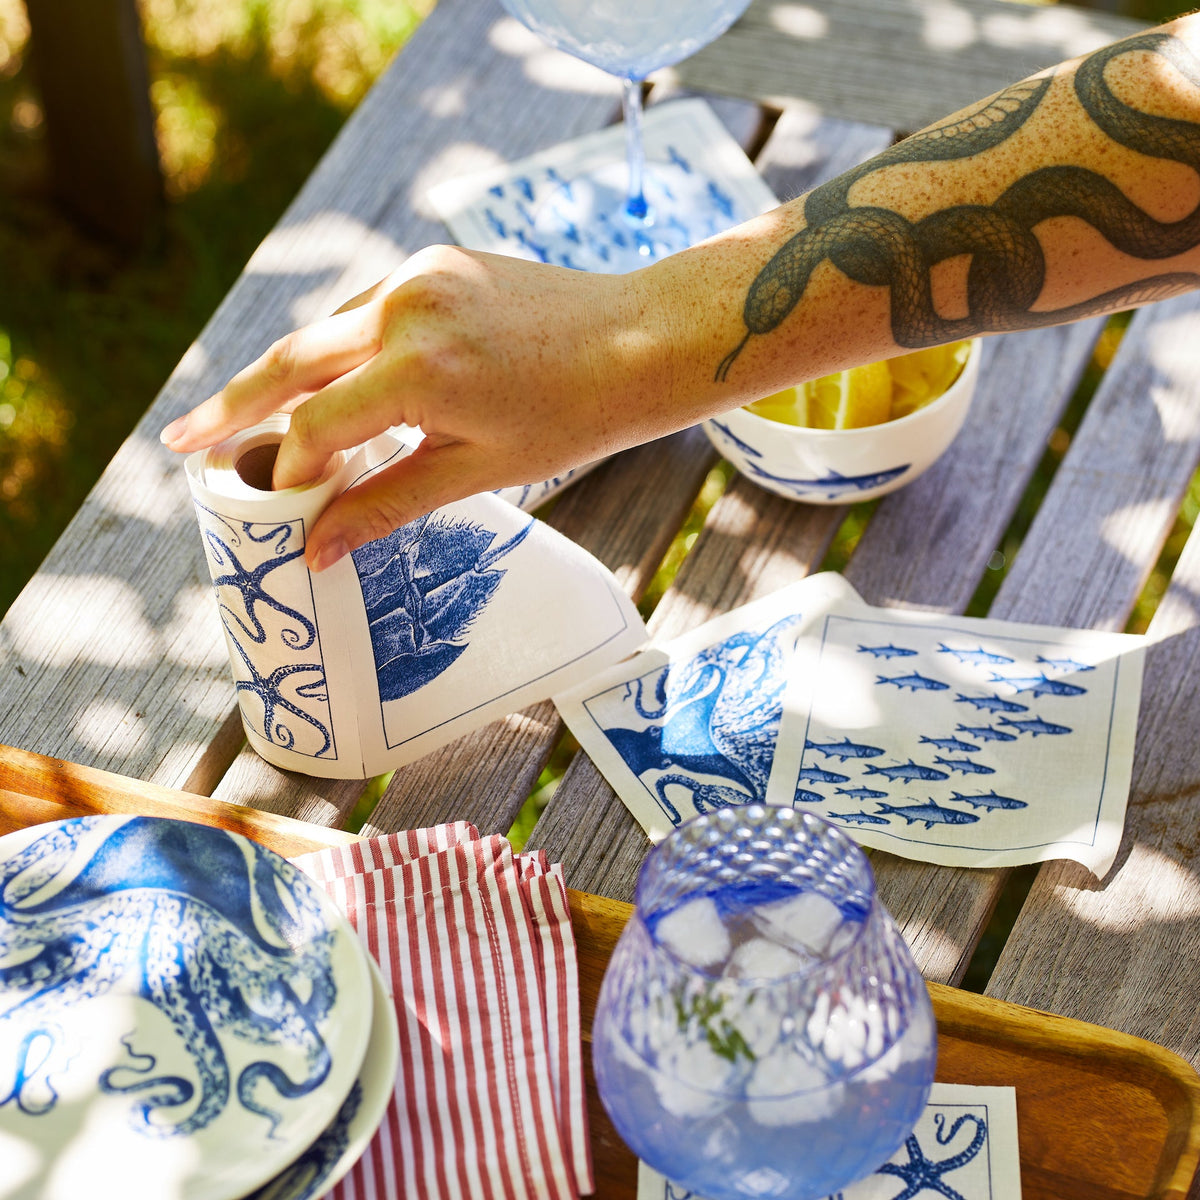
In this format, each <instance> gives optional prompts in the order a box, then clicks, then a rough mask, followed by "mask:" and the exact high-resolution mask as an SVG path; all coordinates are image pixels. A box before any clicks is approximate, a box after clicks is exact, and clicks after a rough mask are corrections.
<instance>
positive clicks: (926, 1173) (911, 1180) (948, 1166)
mask: <svg viewBox="0 0 1200 1200" xmlns="http://www.w3.org/2000/svg"><path fill="white" fill-rule="evenodd" d="M933 1119H934V1121H935V1122H936V1124H937V1133H936V1135H935V1136H936V1138H937V1141H938V1144H939V1145H941V1146H944V1145H945V1144H946V1143H947V1142H948V1141H950V1139H951V1138H952V1137H953V1136H954V1135H955V1134H956V1133H957V1132H958V1129H959V1127H960V1126H961V1125H962V1124H963V1122H964V1121H974V1122H975V1136H974V1137H973V1138H972V1139H971V1144H970V1145H969V1146H967V1148H966V1149H965V1150H960V1151H959V1152H958V1153H957V1154H952V1155H951V1156H950V1157H949V1158H943V1159H939V1160H937V1161H936V1162H935V1161H934V1160H932V1159H928V1158H926V1157H925V1152H924V1151H923V1150H922V1149H921V1144H920V1142H918V1141H917V1138H916V1135H915V1134H910V1135H909V1137H908V1139H907V1140H906V1141H905V1143H904V1148H905V1150H907V1151H908V1162H906V1163H903V1164H900V1163H890V1162H887V1163H884V1164H883V1166H882V1167H880V1168H879V1169H878V1170H877V1171H876V1172H875V1174H876V1175H898V1176H899V1177H900V1178H901V1179H902V1180H904V1184H905V1188H904V1191H902V1192H900V1193H899V1194H898V1195H896V1196H893V1197H892V1200H913V1197H915V1196H918V1195H920V1194H921V1193H922V1192H924V1191H926V1190H928V1191H931V1192H936V1193H937V1194H938V1195H939V1196H945V1197H946V1200H964V1198H963V1195H962V1193H961V1192H959V1191H957V1190H956V1189H954V1188H952V1187H951V1186H950V1185H949V1184H948V1183H947V1182H946V1181H945V1179H943V1178H942V1176H943V1175H945V1174H946V1173H947V1172H949V1171H954V1170H957V1169H958V1168H959V1167H961V1166H963V1165H964V1164H966V1163H968V1162H970V1161H971V1159H973V1158H974V1157H975V1155H977V1154H978V1153H979V1151H980V1150H981V1149H982V1148H983V1142H984V1139H985V1138H986V1137H987V1125H986V1124H985V1123H984V1122H983V1121H981V1120H980V1119H979V1117H977V1116H976V1115H975V1114H974V1113H964V1114H963V1116H961V1117H959V1118H958V1120H957V1121H955V1122H954V1124H953V1125H951V1126H950V1129H949V1132H947V1133H946V1134H945V1136H944V1137H943V1135H942V1130H943V1127H944V1126H945V1123H946V1117H945V1114H944V1113H936V1114H935V1115H934V1118H933Z"/></svg>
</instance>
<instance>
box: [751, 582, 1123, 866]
mask: <svg viewBox="0 0 1200 1200" xmlns="http://www.w3.org/2000/svg"><path fill="white" fill-rule="evenodd" d="M1143 653H1144V639H1142V638H1139V637H1132V636H1129V635H1126V634H1115V633H1103V632H1096V631H1092V630H1078V629H1059V628H1052V627H1047V626H1036V625H1021V624H1016V623H1011V622H1002V621H993V620H980V619H972V618H968V617H947V616H941V615H938V614H933V613H925V612H912V611H908V610H899V609H896V610H893V609H882V608H871V607H868V606H867V605H864V604H861V603H858V604H849V605H842V606H840V607H839V608H837V609H836V610H833V611H830V612H829V613H827V614H826V615H825V616H824V617H823V619H822V620H821V622H820V624H819V625H817V626H815V627H813V628H811V629H810V631H809V635H808V636H807V637H806V639H805V641H804V644H803V646H802V647H801V648H800V649H799V650H798V652H797V654H796V656H795V657H794V658H793V660H792V663H791V674H790V677H789V681H788V688H787V692H786V695H785V699H784V712H783V717H782V720H781V722H780V739H779V750H778V752H777V753H776V755H775V758H774V761H773V768H772V775H771V781H770V786H769V787H768V790H767V797H768V800H770V801H771V802H772V803H776V804H797V805H799V806H802V807H809V808H811V810H812V811H813V812H816V813H819V814H820V815H821V816H823V817H825V818H827V819H828V820H830V821H832V822H833V823H834V824H836V825H839V826H841V827H842V828H843V829H845V831H846V832H847V833H849V834H850V835H851V836H852V837H854V838H855V839H856V840H857V841H859V842H860V843H862V844H863V845H867V846H873V847H876V848H878V849H881V850H887V851H890V852H891V853H893V854H899V855H903V856H905V857H908V858H917V859H922V860H925V861H928V862H937V863H944V864H947V865H950V866H959V867H995V866H1014V865H1017V864H1020V863H1030V862H1041V861H1043V860H1045V859H1050V858H1072V859H1075V860H1076V861H1077V862H1080V863H1082V864H1083V865H1084V866H1085V867H1087V868H1088V869H1089V870H1091V871H1093V872H1094V873H1095V874H1096V875H1097V877H1103V875H1104V874H1105V872H1106V871H1107V870H1108V869H1109V867H1110V866H1111V865H1112V862H1113V859H1114V858H1115V856H1116V852H1117V847H1118V845H1119V843H1120V840H1121V831H1122V828H1123V826H1124V821H1125V804H1126V800H1127V798H1128V793H1129V781H1130V774H1131V770H1132V760H1133V743H1134V735H1135V731H1136V726H1137V709H1138V701H1139V697H1140V692H1141V677H1142V658H1143Z"/></svg>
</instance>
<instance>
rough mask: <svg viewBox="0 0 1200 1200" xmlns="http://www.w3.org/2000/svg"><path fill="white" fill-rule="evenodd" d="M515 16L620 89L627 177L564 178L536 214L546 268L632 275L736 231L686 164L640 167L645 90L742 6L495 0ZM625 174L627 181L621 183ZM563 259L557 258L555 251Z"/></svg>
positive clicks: (728, 0) (696, 0)
mask: <svg viewBox="0 0 1200 1200" xmlns="http://www.w3.org/2000/svg"><path fill="white" fill-rule="evenodd" d="M501 3H502V4H503V5H504V7H505V9H507V10H508V12H509V13H511V14H512V16H514V17H516V18H517V20H519V21H520V22H522V24H524V25H526V26H527V27H528V28H529V29H531V30H532V31H533V32H534V33H536V34H538V35H539V36H540V37H541V38H543V39H544V40H545V41H547V42H549V43H550V44H551V45H552V46H555V47H556V48H558V49H560V50H565V51H566V52H567V53H569V54H573V55H575V56H576V57H577V58H581V59H583V60H584V61H585V62H589V63H591V64H592V65H593V66H597V67H599V68H601V69H602V70H604V71H607V72H609V74H612V75H616V76H618V77H619V78H620V79H621V80H622V81H623V82H624V96H623V108H624V116H625V135H626V136H625V142H626V164H625V170H624V172H621V171H619V170H612V169H600V170H597V171H595V172H593V173H591V174H590V175H589V176H587V177H583V178H574V179H569V180H565V181H564V182H563V184H562V186H561V187H560V188H559V189H558V191H557V192H556V194H555V195H553V196H552V197H551V198H550V200H549V201H547V202H546V203H545V204H544V205H543V206H542V208H541V211H539V212H538V213H537V214H535V215H534V219H535V222H536V226H537V227H536V239H537V242H538V245H539V246H542V247H546V248H547V250H548V254H547V257H548V258H549V260H550V261H554V262H559V261H569V262H570V263H571V265H576V266H581V267H584V268H586V269H589V270H599V271H606V272H623V271H630V270H633V269H635V268H637V267H640V266H645V265H646V264H647V263H649V262H653V261H655V260H656V259H659V258H663V257H665V256H666V255H667V254H672V253H674V252H675V251H677V250H681V249H683V248H684V247H685V246H688V245H691V244H693V243H695V242H697V241H700V240H701V239H702V238H704V237H707V236H709V235H710V234H711V233H715V232H717V231H718V230H719V229H721V228H725V227H727V226H728V225H731V224H733V223H734V220H733V219H732V218H731V215H730V213H729V212H728V210H727V209H726V208H722V206H721V204H720V201H719V199H718V198H717V197H715V196H714V195H713V192H712V190H711V189H710V188H708V186H707V184H708V181H707V180H703V179H700V178H698V177H696V173H695V172H693V171H691V170H690V169H689V168H688V166H687V164H686V163H679V162H676V163H666V162H664V163H657V162H652V163H650V164H647V162H646V157H645V147H644V142H643V138H642V83H643V81H644V80H645V78H646V77H647V76H648V75H649V74H650V73H651V72H652V71H656V70H658V68H660V67H665V66H669V65H671V64H673V63H677V62H679V61H680V60H681V59H684V58H686V57H688V55H690V54H693V53H695V51H697V50H699V49H700V48H701V47H702V46H705V45H707V44H708V43H709V42H711V41H713V40H714V39H715V38H716V37H718V36H719V35H720V34H722V33H723V32H724V31H725V30H726V29H728V27H729V26H730V25H732V24H733V22H734V21H735V20H736V19H737V18H738V17H739V16H741V14H742V13H743V12H744V11H745V9H746V7H747V5H748V4H749V0H501ZM622 174H623V175H624V178H622ZM556 242H557V243H559V244H560V247H561V253H555V252H554V251H555V249H556V246H555V243H556Z"/></svg>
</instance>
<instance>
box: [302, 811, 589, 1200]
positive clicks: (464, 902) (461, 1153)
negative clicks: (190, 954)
mask: <svg viewBox="0 0 1200 1200" xmlns="http://www.w3.org/2000/svg"><path fill="white" fill-rule="evenodd" d="M293 861H294V862H295V863H296V865H297V866H299V867H300V868H301V869H303V870H305V871H307V872H308V873H309V874H310V875H312V876H313V877H314V878H315V879H316V880H317V881H318V882H320V883H321V884H322V886H323V887H324V888H325V889H326V891H327V892H328V893H329V895H330V896H331V897H332V898H333V899H334V901H335V902H336V903H337V904H338V905H339V906H340V907H341V908H342V910H343V911H344V912H345V913H346V915H347V917H348V918H349V920H350V923H351V924H352V925H354V927H355V928H356V929H357V931H358V934H359V937H360V938H361V939H362V942H363V944H364V947H365V948H366V949H367V951H368V952H369V953H371V954H372V955H373V956H374V957H375V958H376V960H377V961H378V962H379V964H380V967H381V969H382V971H383V975H384V978H385V980H386V982H387V988H388V991H389V993H390V994H391V995H392V996H393V998H394V1003H395V1008H396V1015H397V1019H398V1022H399V1031H400V1062H399V1066H398V1069H397V1077H396V1086H395V1092H394V1094H393V1097H392V1101H391V1104H390V1106H389V1107H388V1110H387V1112H386V1114H385V1115H384V1118H383V1122H382V1124H381V1125H380V1127H379V1130H378V1132H377V1133H376V1134H375V1137H374V1140H373V1141H372V1142H371V1144H370V1145H369V1146H368V1147H367V1150H366V1152H365V1153H364V1154H363V1155H362V1157H361V1158H360V1159H359V1160H358V1162H357V1163H356V1164H355V1165H354V1166H353V1167H352V1168H351V1169H350V1171H349V1173H348V1174H346V1176H345V1178H344V1179H343V1180H342V1181H341V1182H339V1183H338V1184H337V1186H336V1187H335V1188H334V1189H333V1191H332V1192H331V1193H330V1198H331V1200H405V1198H412V1200H418V1198H419V1200H492V1198H495V1200H501V1198H504V1200H573V1198H574V1197H576V1196H578V1195H580V1194H586V1193H589V1192H591V1190H592V1186H593V1185H592V1166H591V1159H590V1154H589V1144H588V1136H587V1104H586V1090H585V1080H584V1070H583V1051H582V1041H581V1036H580V1012H579V986H578V977H577V965H576V953H575V941H574V935H573V933H572V929H571V919H570V910H569V907H568V903H567V892H566V886H565V884H564V882H563V876H562V870H561V867H560V866H558V865H557V864H550V863H549V862H548V861H547V859H546V857H545V855H544V854H543V853H541V852H538V853H533V854H516V853H514V852H513V850H512V847H511V846H510V845H509V843H508V841H507V840H506V839H504V838H502V837H496V836H493V837H480V835H479V833H478V831H477V830H476V829H475V828H474V827H473V826H471V825H468V824H466V823H465V822H457V823H455V824H451V825H443V826H437V827H436V828H433V829H427V830H409V831H407V832H404V833H398V834H392V835H390V836H388V837H381V838H376V839H371V840H364V841H362V842H357V843H352V844H350V845H348V846H344V847H338V848H331V849H326V850H321V851H317V852H316V853H314V854H309V855H304V856H301V857H299V858H297V859H295V860H293ZM312 1194H313V1195H317V1194H321V1191H320V1188H319V1187H318V1189H317V1190H316V1191H315V1192H313V1193H312Z"/></svg>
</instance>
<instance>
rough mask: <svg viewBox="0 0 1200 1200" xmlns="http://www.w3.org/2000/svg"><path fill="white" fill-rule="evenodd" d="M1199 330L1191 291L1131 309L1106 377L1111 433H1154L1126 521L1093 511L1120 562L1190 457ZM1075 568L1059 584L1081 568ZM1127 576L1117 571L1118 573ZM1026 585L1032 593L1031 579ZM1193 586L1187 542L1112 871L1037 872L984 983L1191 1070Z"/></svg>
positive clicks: (1198, 770)
mask: <svg viewBox="0 0 1200 1200" xmlns="http://www.w3.org/2000/svg"><path fill="white" fill-rule="evenodd" d="M1198 334H1200V302H1197V301H1196V299H1195V298H1187V299H1181V300H1177V301H1171V302H1169V303H1168V304H1164V305H1162V306H1160V308H1159V309H1158V310H1157V311H1156V310H1154V309H1150V310H1146V311H1145V312H1143V313H1139V314H1138V316H1137V317H1136V318H1135V320H1134V322H1133V325H1132V326H1131V328H1130V331H1129V333H1128V334H1127V335H1126V341H1125V344H1124V345H1123V346H1122V351H1121V356H1122V357H1123V356H1124V355H1125V353H1126V350H1127V349H1128V350H1129V351H1130V352H1131V353H1130V355H1129V359H1128V361H1127V362H1122V361H1120V359H1119V360H1118V362H1117V364H1115V365H1114V367H1113V369H1112V370H1111V371H1110V373H1109V376H1108V377H1107V378H1106V381H1105V383H1106V386H1107V385H1108V383H1109V382H1110V381H1111V383H1112V395H1111V396H1110V397H1109V400H1110V405H1120V406H1121V407H1122V409H1123V410H1124V411H1122V412H1120V413H1111V412H1110V413H1109V414H1108V420H1109V421H1110V422H1111V423H1112V425H1113V426H1115V431H1114V434H1113V435H1110V436H1112V437H1113V438H1114V439H1115V438H1116V437H1119V436H1121V434H1122V427H1123V431H1124V434H1125V435H1126V436H1128V435H1129V427H1130V426H1131V425H1132V426H1137V425H1139V424H1141V425H1143V426H1149V431H1148V432H1149V434H1150V436H1149V437H1148V438H1147V439H1146V443H1145V446H1144V451H1143V453H1142V454H1141V455H1140V456H1139V458H1138V459H1137V460H1136V461H1135V464H1134V466H1135V470H1138V471H1140V470H1141V469H1145V470H1146V472H1147V474H1148V475H1151V476H1152V477H1151V478H1150V479H1149V480H1146V481H1142V480H1139V479H1134V480H1132V481H1131V483H1132V484H1133V486H1132V487H1131V491H1132V492H1133V494H1132V496H1131V497H1130V498H1129V499H1128V501H1127V502H1126V505H1125V507H1126V509H1127V510H1128V511H1127V512H1126V513H1125V519H1123V520H1122V519H1119V514H1120V506H1121V500H1120V498H1119V497H1118V498H1113V499H1111V500H1110V501H1109V502H1108V503H1107V504H1105V505H1104V506H1103V508H1102V509H1101V511H1100V512H1099V513H1098V514H1096V517H1095V520H1096V522H1097V524H1099V525H1101V527H1102V528H1103V530H1104V532H1105V535H1106V539H1107V540H1108V542H1109V545H1108V554H1109V555H1110V556H1111V557H1113V558H1115V559H1123V558H1124V557H1125V556H1126V555H1130V554H1131V553H1132V552H1133V547H1134V546H1135V545H1137V544H1145V545H1146V546H1147V548H1148V549H1149V548H1151V547H1153V545H1154V544H1155V541H1154V537H1153V533H1154V531H1153V530H1146V531H1145V532H1144V533H1142V534H1141V535H1140V536H1139V535H1137V533H1136V531H1135V530H1133V529H1132V528H1131V527H1130V523H1129V522H1130V519H1131V517H1133V516H1139V515H1141V514H1143V513H1147V512H1148V513H1151V514H1156V513H1157V510H1158V509H1159V508H1160V507H1161V505H1162V504H1163V503H1164V502H1165V501H1166V499H1167V497H1166V496H1165V494H1164V493H1165V492H1166V491H1167V490H1168V488H1169V481H1167V480H1164V479H1163V478H1162V466H1163V460H1166V461H1168V462H1169V461H1171V460H1172V459H1178V458H1179V457H1181V456H1182V457H1184V459H1185V461H1186V456H1187V454H1188V452H1189V451H1190V452H1191V455H1192V457H1193V459H1194V457H1195V455H1196V439H1197V429H1196V426H1197V424H1200V375H1198V374H1197V372H1196V368H1195V362H1194V356H1192V355H1191V354H1190V350H1189V348H1190V347H1191V346H1194V345H1195V339H1196V337H1197V335H1198ZM1131 339H1132V342H1131ZM1134 351H1136V353H1133V352H1134ZM1189 360H1190V361H1189ZM1098 399H1100V397H1098ZM1122 417H1123V418H1124V421H1122V420H1121V418H1122ZM1155 440H1157V443H1158V444H1157V446H1155V444H1154V442H1155ZM1106 499H1107V498H1106ZM1047 519H1048V520H1049V519H1050V514H1048V516H1047ZM1039 520H1040V517H1039ZM1118 535H1119V536H1118ZM1071 562H1072V563H1073V564H1074V569H1073V570H1072V571H1071V573H1070V576H1069V578H1068V582H1073V581H1074V578H1075V577H1076V575H1077V570H1078V562H1079V560H1077V559H1073V560H1071ZM1094 569H1096V573H1097V575H1098V576H1099V577H1100V578H1101V579H1104V580H1106V583H1105V586H1108V587H1111V586H1112V585H1111V583H1109V582H1107V581H1108V580H1109V579H1110V578H1111V577H1112V575H1113V574H1114V571H1113V569H1112V568H1109V567H1107V566H1106V565H1105V564H1099V566H1098V567H1096V568H1094ZM1132 569H1133V568H1132V567H1131V566H1126V565H1125V564H1121V569H1120V570H1119V571H1117V572H1116V574H1118V576H1123V575H1125V574H1126V573H1128V572H1129V571H1131V570H1132ZM1027 586H1028V587H1029V588H1030V590H1031V591H1032V590H1033V589H1034V587H1035V581H1034V580H1033V579H1030V580H1029V581H1028V585H1027ZM1198 591H1200V539H1198V538H1196V537H1192V538H1191V539H1190V540H1189V541H1188V543H1187V545H1186V547H1185V549H1184V551H1183V554H1182V556H1181V557H1180V560H1179V563H1178V565H1177V567H1176V570H1175V572H1174V575H1173V578H1172V580H1171V585H1170V588H1169V589H1168V592H1167V595H1166V597H1165V598H1164V600H1163V601H1162V603H1161V604H1160V606H1159V608H1158V611H1157V612H1156V614H1155V617H1154V620H1153V621H1152V623H1151V626H1150V632H1149V637H1150V639H1151V645H1150V647H1149V649H1148V652H1147V660H1146V670H1145V679H1144V684H1143V689H1142V705H1141V712H1140V714H1139V719H1138V740H1137V746H1136V749H1135V753H1134V774H1133V781H1132V785H1131V788H1130V804H1129V809H1128V812H1127V815H1126V823H1125V834H1124V838H1123V841H1122V844H1121V850H1120V852H1119V854H1118V858H1117V863H1116V865H1115V866H1114V868H1113V870H1112V871H1111V872H1110V873H1109V875H1108V877H1107V878H1106V879H1105V880H1104V881H1103V882H1102V883H1100V884H1097V883H1096V882H1095V881H1094V880H1093V879H1092V878H1091V877H1090V876H1089V875H1088V874H1087V873H1086V872H1085V871H1083V870H1082V869H1081V868H1079V867H1077V866H1076V865H1075V864H1072V863H1067V862H1056V863H1048V864H1046V865H1045V866H1044V867H1043V868H1042V869H1041V870H1040V871H1039V873H1038V877H1037V880H1036V882H1035V883H1034V886H1033V888H1032V890H1031V891H1030V894H1029V896H1028V898H1027V900H1026V903H1025V906H1024V907H1023V909H1022V911H1021V914H1020V917H1019V918H1018V920H1017V923H1016V926H1015V927H1014V929H1013V930H1012V933H1011V935H1010V937H1009V939H1008V942H1007V944H1006V946H1005V949H1004V951H1003V953H1002V954H1001V957H1000V960H999V963H998V964H997V967H996V970H995V972H994V974H993V976H992V979H991V981H990V982H989V984H988V992H989V994H991V995H995V996H1000V997H1004V998H1009V999H1012V998H1016V997H1023V998H1024V999H1023V1002H1024V1003H1028V1004H1033V1005H1036V1006H1038V1007H1040V1008H1046V1009H1049V1010H1051V1011H1054V1012H1059V1013H1063V1014H1065V1015H1071V1016H1080V1015H1083V1014H1087V1019H1089V1020H1093V1021H1099V1022H1101V1023H1103V1024H1105V1025H1110V1026H1112V1027H1113V1028H1115V1029H1123V1030H1126V1031H1128V1032H1133V1033H1140V1035H1141V1036H1143V1037H1148V1038H1151V1039H1152V1040H1154V1041H1157V1042H1161V1043H1162V1044H1164V1045H1166V1046H1169V1047H1172V1048H1174V1049H1175V1050H1176V1051H1177V1052H1178V1053H1180V1054H1182V1055H1184V1056H1185V1057H1187V1058H1189V1059H1191V1061H1192V1062H1194V1063H1197V1062H1200V1016H1198V1015H1197V1009H1196V1004H1195V995H1196V983H1197V980H1198V979H1200V952H1198V951H1197V946H1196V938H1195V923H1196V919H1197V916H1198V915H1200V884H1198V882H1197V869H1196V848H1197V845H1198V844H1200V760H1198V759H1197V755H1196V737H1195V728H1196V718H1195V714H1196V712H1197V711H1200V685H1198V684H1197V679H1200V671H1198V659H1200V614H1198V610H1197V602H1196V596H1197V593H1198ZM1064 599H1065V601H1066V602H1071V600H1072V599H1073V597H1071V596H1070V595H1068V596H1067V597H1065V598H1064ZM1081 607H1083V605H1082V604H1081ZM1091 612H1092V615H1093V616H1094V618H1095V619H1096V620H1097V621H1101V622H1105V623H1109V624H1112V623H1115V616H1116V614H1115V613H1114V612H1113V611H1112V609H1111V606H1110V605H1104V606H1102V607H1100V608H1099V609H1096V608H1092V610H1091Z"/></svg>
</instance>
